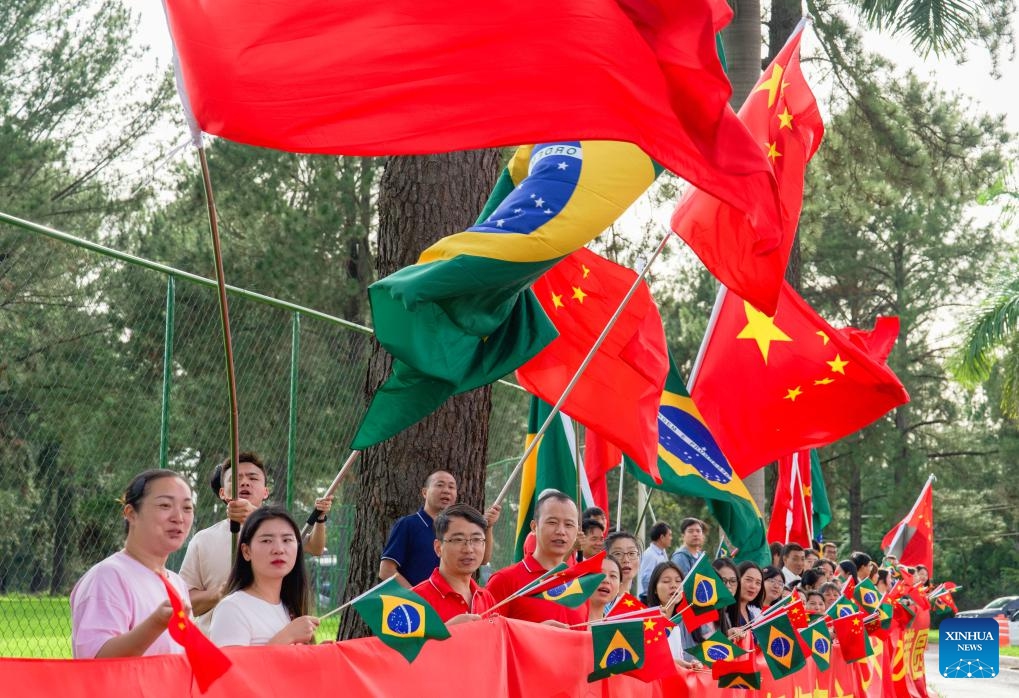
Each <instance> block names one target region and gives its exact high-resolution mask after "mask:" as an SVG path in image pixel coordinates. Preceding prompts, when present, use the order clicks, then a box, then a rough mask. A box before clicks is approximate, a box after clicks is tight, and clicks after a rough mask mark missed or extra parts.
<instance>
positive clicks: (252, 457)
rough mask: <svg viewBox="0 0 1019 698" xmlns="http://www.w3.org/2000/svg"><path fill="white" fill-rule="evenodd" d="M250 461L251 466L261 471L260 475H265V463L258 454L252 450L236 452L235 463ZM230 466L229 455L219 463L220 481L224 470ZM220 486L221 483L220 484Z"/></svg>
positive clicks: (224, 472)
mask: <svg viewBox="0 0 1019 698" xmlns="http://www.w3.org/2000/svg"><path fill="white" fill-rule="evenodd" d="M241 463H251V464H252V465H253V466H255V467H256V468H258V469H259V470H261V471H262V475H265V463H263V462H262V456H260V455H258V454H257V453H255V452H254V451H241V452H240V453H238V454H237V464H238V465H240V464H241ZM230 468H231V463H230V456H227V457H226V458H225V459H224V460H222V461H220V463H219V478H220V482H222V481H223V475H225V474H226V471H227V470H229V469H230ZM221 486H222V485H221Z"/></svg>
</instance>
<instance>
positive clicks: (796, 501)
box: [768, 450, 814, 547]
mask: <svg viewBox="0 0 1019 698" xmlns="http://www.w3.org/2000/svg"><path fill="white" fill-rule="evenodd" d="M813 513H814V509H813V505H812V503H811V497H810V451H809V450H806V451H796V452H795V453H792V454H791V455H787V456H782V457H781V458H779V459H778V480H777V481H776V482H775V500H774V502H773V503H772V505H771V521H769V523H768V542H770V543H782V544H783V545H785V544H786V543H799V544H800V545H802V546H804V547H808V546H810V544H811V540H812V539H813V532H812V531H811V525H812V519H813Z"/></svg>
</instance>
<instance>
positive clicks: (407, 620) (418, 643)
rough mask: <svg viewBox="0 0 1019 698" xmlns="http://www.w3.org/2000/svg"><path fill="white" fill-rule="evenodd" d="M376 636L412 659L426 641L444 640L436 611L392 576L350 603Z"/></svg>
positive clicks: (444, 635) (445, 631)
mask: <svg viewBox="0 0 1019 698" xmlns="http://www.w3.org/2000/svg"><path fill="white" fill-rule="evenodd" d="M351 606H353V608H354V610H355V611H357V614H358V615H359V616H361V618H362V619H363V620H364V622H365V623H367V624H368V627H369V628H371V630H372V632H373V633H374V634H375V637H377V638H379V639H380V640H382V642H384V643H385V644H387V645H389V646H390V647H392V648H393V649H394V650H396V651H397V652H399V653H400V654H402V655H403V657H404V659H406V660H407V661H408V662H413V661H414V660H415V659H416V658H417V656H418V653H419V652H421V648H422V647H423V646H424V644H425V642H427V641H428V640H446V639H448V638H449V630H447V629H446V626H445V624H444V623H443V622H442V619H441V618H439V614H438V613H436V612H435V609H434V608H432V607H431V606H429V605H428V602H427V601H425V600H424V599H423V598H421V597H420V596H418V595H417V594H415V593H414V592H413V591H411V590H410V589H405V588H404V587H402V586H400V584H399V583H398V582H397V581H396V580H395V579H393V578H389V579H387V580H386V581H384V582H382V583H381V584H378V585H376V586H374V587H372V588H371V589H369V590H368V591H366V592H364V593H363V594H361V595H360V596H359V597H357V598H356V599H354V600H353V601H352V602H351Z"/></svg>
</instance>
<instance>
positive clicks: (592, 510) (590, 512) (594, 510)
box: [582, 507, 607, 519]
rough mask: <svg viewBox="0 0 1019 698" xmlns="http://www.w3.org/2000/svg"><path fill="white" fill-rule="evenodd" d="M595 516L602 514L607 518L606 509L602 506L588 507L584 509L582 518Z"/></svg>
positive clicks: (601, 515)
mask: <svg viewBox="0 0 1019 698" xmlns="http://www.w3.org/2000/svg"><path fill="white" fill-rule="evenodd" d="M595 516H600V517H602V518H603V519H604V518H607V517H606V516H605V510H604V509H602V508H601V507H588V508H587V509H584V515H583V517H582V518H585V519H591V518H594V517H595Z"/></svg>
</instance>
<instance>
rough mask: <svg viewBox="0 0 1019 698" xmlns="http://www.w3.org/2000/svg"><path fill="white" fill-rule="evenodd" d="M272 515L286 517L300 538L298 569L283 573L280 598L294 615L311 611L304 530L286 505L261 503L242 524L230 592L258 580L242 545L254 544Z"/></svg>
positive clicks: (231, 575)
mask: <svg viewBox="0 0 1019 698" xmlns="http://www.w3.org/2000/svg"><path fill="white" fill-rule="evenodd" d="M238 462H241V461H238ZM244 462H250V461H244ZM270 519H282V520H283V521H286V522H287V523H288V524H290V527H291V528H292V529H293V530H294V537H295V538H297V557H296V559H295V561H294V569H292V570H290V571H289V572H287V574H286V576H285V577H283V586H282V587H281V588H280V601H281V602H282V603H283V606H284V607H285V608H286V609H287V613H289V614H290V617H291V618H292V619H293V618H298V617H300V616H303V615H305V614H307V612H308V577H307V576H306V573H305V571H304V544H303V543H302V542H301V531H300V529H298V528H297V523H296V522H295V521H294V520H293V518H291V516H290V514H289V513H287V510H286V509H284V508H283V507H279V506H272V505H266V506H261V507H259V508H258V509H256V510H255V511H253V512H251V514H250V515H249V516H248V518H247V519H245V520H244V525H243V526H241V535H240V537H239V540H238V541H237V547H238V551H237V555H236V557H235V558H234V565H233V569H231V570H230V578H229V579H228V580H227V592H228V593H229V592H234V591H241V590H243V589H247V588H248V587H250V586H251V585H252V584H254V583H255V573H254V570H252V568H251V561H250V560H245V559H244V556H243V555H241V553H240V550H239V548H240V546H241V545H251V540H252V539H253V538H254V537H255V534H256V533H257V532H258V527H259V526H261V525H262V523H263V522H265V521H268V520H270Z"/></svg>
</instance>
